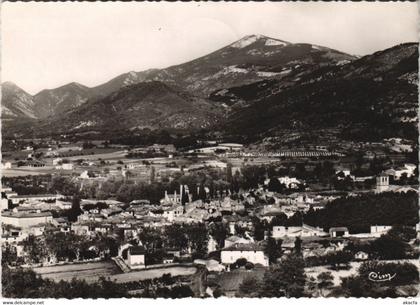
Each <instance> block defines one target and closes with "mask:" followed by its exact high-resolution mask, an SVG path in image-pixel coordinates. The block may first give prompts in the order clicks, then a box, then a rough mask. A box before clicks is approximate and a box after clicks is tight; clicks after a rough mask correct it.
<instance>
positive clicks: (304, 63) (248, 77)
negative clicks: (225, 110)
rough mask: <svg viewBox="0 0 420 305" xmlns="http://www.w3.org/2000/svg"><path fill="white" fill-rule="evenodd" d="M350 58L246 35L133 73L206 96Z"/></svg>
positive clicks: (259, 36)
mask: <svg viewBox="0 0 420 305" xmlns="http://www.w3.org/2000/svg"><path fill="white" fill-rule="evenodd" d="M354 59H355V57H354V56H351V55H348V54H345V53H342V52H339V51H336V50H332V49H329V48H325V47H320V46H315V45H310V44H304V43H299V44H293V43H290V42H286V41H283V40H279V39H274V38H270V37H266V36H263V35H249V36H246V37H244V38H242V39H240V40H238V41H236V42H234V43H232V44H230V45H228V46H226V47H224V48H222V49H219V50H217V51H215V52H213V53H211V54H208V55H206V56H203V57H200V58H197V59H195V60H192V61H190V62H187V63H183V64H180V65H176V66H171V67H169V68H166V69H162V70H148V71H144V72H138V73H135V75H137V78H138V79H140V81H147V80H158V81H164V82H167V83H169V84H176V85H177V86H180V87H182V88H184V89H185V90H187V91H189V92H192V93H193V94H195V95H198V96H201V97H208V95H209V94H210V93H211V92H213V91H215V90H218V89H221V88H229V87H233V86H238V85H245V84H250V83H253V82H255V81H259V80H264V79H282V78H283V77H284V76H286V75H287V74H289V73H290V72H291V71H293V70H294V69H298V68H300V69H302V68H303V67H307V68H308V67H313V66H317V67H320V66H329V65H336V64H343V63H346V62H349V61H351V60H354ZM132 73H133V75H134V72H132Z"/></svg>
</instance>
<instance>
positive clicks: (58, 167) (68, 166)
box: [55, 163, 73, 170]
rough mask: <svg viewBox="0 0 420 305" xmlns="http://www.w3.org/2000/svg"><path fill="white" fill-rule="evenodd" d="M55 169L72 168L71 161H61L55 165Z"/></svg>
mask: <svg viewBox="0 0 420 305" xmlns="http://www.w3.org/2000/svg"><path fill="white" fill-rule="evenodd" d="M55 169H62V170H73V163H63V164H61V165H56V167H55Z"/></svg>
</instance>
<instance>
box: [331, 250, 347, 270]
mask: <svg viewBox="0 0 420 305" xmlns="http://www.w3.org/2000/svg"><path fill="white" fill-rule="evenodd" d="M352 258H353V255H352V253H351V252H349V251H337V252H334V253H330V254H328V255H327V261H328V263H329V264H331V266H332V267H333V268H334V269H339V268H341V267H342V266H343V265H344V267H345V268H347V267H348V263H349V262H350V261H351V260H352Z"/></svg>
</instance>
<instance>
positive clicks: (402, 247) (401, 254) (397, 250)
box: [370, 234, 410, 259]
mask: <svg viewBox="0 0 420 305" xmlns="http://www.w3.org/2000/svg"><path fill="white" fill-rule="evenodd" d="M370 246H371V251H372V252H373V253H372V254H373V256H374V257H376V258H379V259H401V258H406V256H407V252H408V250H409V249H410V245H409V244H407V243H405V242H404V241H403V240H402V239H401V238H400V237H399V236H396V235H394V234H391V235H390V234H385V235H382V236H381V237H379V238H377V239H375V240H374V241H373V242H372V243H371V245H370Z"/></svg>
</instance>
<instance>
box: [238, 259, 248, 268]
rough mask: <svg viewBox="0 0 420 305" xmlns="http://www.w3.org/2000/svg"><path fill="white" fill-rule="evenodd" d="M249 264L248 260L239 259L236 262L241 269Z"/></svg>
mask: <svg viewBox="0 0 420 305" xmlns="http://www.w3.org/2000/svg"><path fill="white" fill-rule="evenodd" d="M247 262H248V261H247V260H246V258H238V259H237V260H236V265H237V266H238V268H241V267H243V266H245V265H246V263H247Z"/></svg>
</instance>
